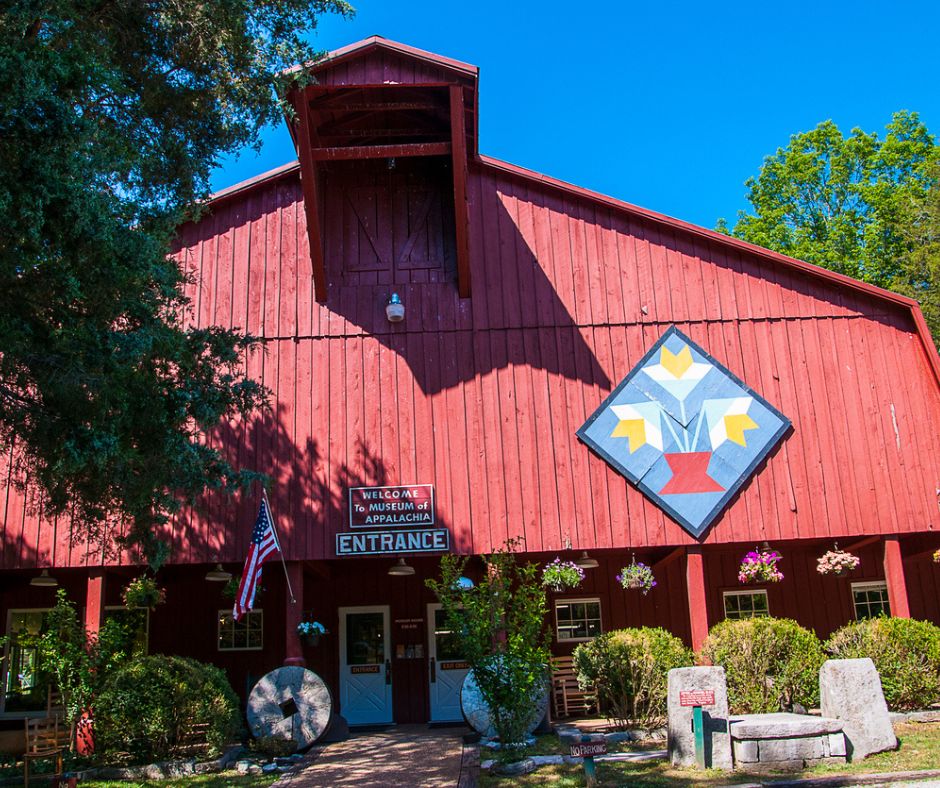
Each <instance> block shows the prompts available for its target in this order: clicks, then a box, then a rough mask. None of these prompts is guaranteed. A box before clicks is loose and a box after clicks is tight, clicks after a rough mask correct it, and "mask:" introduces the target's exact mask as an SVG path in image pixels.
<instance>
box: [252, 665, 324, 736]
mask: <svg viewBox="0 0 940 788" xmlns="http://www.w3.org/2000/svg"><path fill="white" fill-rule="evenodd" d="M332 713H333V698H332V696H331V695H330V690H329V688H328V687H327V686H326V682H324V681H323V679H321V678H320V677H319V676H318V675H317V674H316V673H314V672H313V671H312V670H305V669H304V668H300V667H283V668H277V669H276V670H272V671H271V672H270V673H268V674H267V675H265V676H264V677H263V678H262V679H261V680H260V681H259V682H258V683H257V684H255V686H254V687H253V688H252V690H251V694H250V695H249V696H248V712H247V716H248V727H249V729H250V730H251V733H252V735H253V736H254V737H255V738H256V739H260V738H262V737H264V736H274V737H275V738H278V739H293V741H294V742H296V744H297V747H298V748H301V747H308V746H309V745H311V744H313V743H314V742H315V741H316V740H317V739H319V738H320V737H321V736H322V735H323V734H324V733H326V729H327V728H328V727H329V724H330V716H331V715H332Z"/></svg>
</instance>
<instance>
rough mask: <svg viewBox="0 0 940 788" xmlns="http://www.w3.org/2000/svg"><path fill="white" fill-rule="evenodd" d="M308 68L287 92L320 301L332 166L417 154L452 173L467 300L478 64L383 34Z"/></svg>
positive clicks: (458, 259)
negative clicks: (305, 79) (305, 77)
mask: <svg viewBox="0 0 940 788" xmlns="http://www.w3.org/2000/svg"><path fill="white" fill-rule="evenodd" d="M304 68H306V69H307V71H308V73H309V74H310V75H311V77H312V78H313V80H314V81H313V82H312V83H311V84H307V85H305V86H302V87H297V88H295V89H293V90H292V91H290V93H289V94H288V100H289V102H290V104H291V106H292V108H293V110H294V113H293V117H292V118H289V119H288V125H289V127H290V131H291V135H292V137H293V140H294V146H295V148H296V149H297V158H298V159H299V161H300V172H301V185H302V187H303V193H304V209H305V213H306V219H307V232H308V235H309V241H310V254H311V262H312V267H313V276H314V289H315V292H316V298H317V300H318V301H320V302H324V301H326V299H327V281H328V277H327V272H326V265H325V253H324V249H325V243H324V233H323V223H322V216H323V210H324V195H323V189H324V179H325V174H326V172H327V171H328V170H331V169H332V170H333V171H336V170H341V169H343V168H344V167H347V166H353V165H356V164H357V163H358V166H360V167H362V166H370V165H368V164H365V163H368V162H372V163H373V164H372V165H371V166H373V167H381V166H385V167H387V168H389V169H392V168H394V167H395V166H396V162H398V161H403V160H412V159H421V160H424V161H426V162H427V163H428V168H430V169H431V170H435V169H436V170H439V171H440V173H442V174H443V173H446V191H447V192H448V201H449V202H451V203H452V206H453V239H452V244H451V245H452V246H453V249H454V255H453V256H454V258H455V271H456V278H457V287H458V290H459V293H460V295H461V297H468V296H469V295H470V261H469V218H468V209H467V166H468V159H469V158H470V157H471V156H475V155H476V153H477V77H478V70H477V68H476V67H475V66H471V65H468V64H466V63H461V62H460V61H457V60H452V59H450V58H445V57H442V56H440V55H435V54H433V53H430V52H425V51H423V50H420V49H415V48H414V47H409V46H406V45H405V44H399V43H397V42H394V41H389V40H388V39H384V38H381V37H379V36H371V37H370V38H367V39H364V40H363V41H359V42H357V43H355V44H351V45H349V46H347V47H343V48H342V49H338V50H335V51H333V52H330V53H329V54H327V55H326V56H325V57H324V58H323V59H322V60H319V61H317V62H316V63H313V64H308V65H307V66H305V67H304ZM448 213H449V211H448ZM448 243H450V240H448Z"/></svg>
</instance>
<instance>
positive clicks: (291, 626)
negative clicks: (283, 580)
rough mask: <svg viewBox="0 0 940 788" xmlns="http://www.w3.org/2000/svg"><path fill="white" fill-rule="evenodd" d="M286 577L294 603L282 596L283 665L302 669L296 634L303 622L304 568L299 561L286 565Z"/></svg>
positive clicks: (298, 640)
mask: <svg viewBox="0 0 940 788" xmlns="http://www.w3.org/2000/svg"><path fill="white" fill-rule="evenodd" d="M287 577H288V579H289V580H290V585H291V588H293V589H294V597H295V599H296V601H295V602H294V603H293V604H291V601H290V595H289V594H286V593H285V594H284V664H285V665H294V666H297V667H301V668H302V667H304V665H305V664H306V662H305V661H304V650H303V641H302V639H301V637H300V635H298V634H297V625H298V624H299V623H300V622H301V621H302V620H303V614H304V611H303V601H304V567H303V564H302V563H301V562H300V561H290V562H289V563H288V564H287Z"/></svg>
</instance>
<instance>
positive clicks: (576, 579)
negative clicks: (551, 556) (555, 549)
mask: <svg viewBox="0 0 940 788" xmlns="http://www.w3.org/2000/svg"><path fill="white" fill-rule="evenodd" d="M582 580H584V570H583V569H582V568H581V567H580V566H578V565H577V564H576V563H574V562H573V561H562V560H561V559H560V558H556V559H555V560H554V561H552V562H551V563H550V564H546V566H545V568H544V569H543V570H542V585H543V586H546V587H547V588H550V589H552V590H553V591H564V590H565V589H566V588H577V587H578V586H579V585H581V581H582Z"/></svg>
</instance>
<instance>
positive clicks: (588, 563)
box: [575, 550, 598, 569]
mask: <svg viewBox="0 0 940 788" xmlns="http://www.w3.org/2000/svg"><path fill="white" fill-rule="evenodd" d="M575 564H576V565H577V566H580V567H581V568H582V569H597V567H598V563H597V559H596V558H591V556H589V555H588V554H587V550H582V551H581V557H580V558H578V560H577V561H575Z"/></svg>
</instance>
